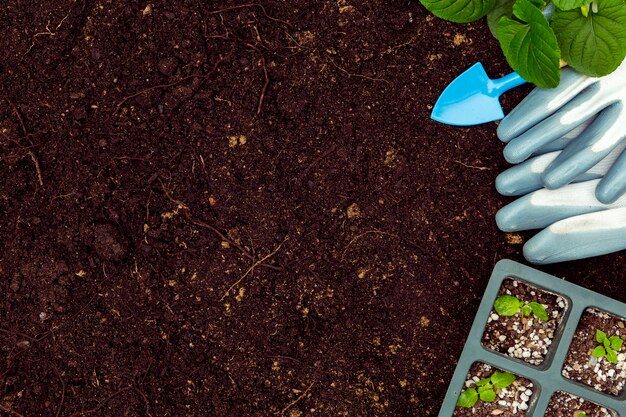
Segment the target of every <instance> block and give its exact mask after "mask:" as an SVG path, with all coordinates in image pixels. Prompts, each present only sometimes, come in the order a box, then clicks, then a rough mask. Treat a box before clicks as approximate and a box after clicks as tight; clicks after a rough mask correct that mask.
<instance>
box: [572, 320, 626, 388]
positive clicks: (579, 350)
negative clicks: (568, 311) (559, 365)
mask: <svg viewBox="0 0 626 417" xmlns="http://www.w3.org/2000/svg"><path fill="white" fill-rule="evenodd" d="M625 322H626V319H624V318H622V317H616V316H614V315H612V314H608V313H606V312H604V311H601V310H597V309H587V311H585V312H584V313H583V315H582V316H581V318H580V322H579V323H578V327H577V329H576V333H575V334H574V338H573V339H572V343H571V345H570V348H569V350H568V352H567V357H566V358H565V363H564V364H563V370H562V374H563V376H565V377H567V378H569V379H572V380H574V381H577V382H580V383H582V384H585V385H588V386H590V387H593V388H595V389H597V390H598V391H602V392H606V393H609V394H611V395H620V394H621V393H622V389H623V388H624V385H625V384H626V348H625V346H624V344H622V346H621V348H620V349H619V350H615V352H616V354H617V355H616V356H617V358H616V359H617V363H611V362H610V361H609V360H608V359H607V358H606V357H602V358H596V357H594V356H593V355H592V352H593V350H594V348H595V347H596V346H599V345H600V343H599V342H598V341H597V340H596V331H597V330H601V331H603V332H605V333H606V335H607V337H611V336H617V337H620V338H621V339H622V340H624V339H625V337H624V325H625Z"/></svg>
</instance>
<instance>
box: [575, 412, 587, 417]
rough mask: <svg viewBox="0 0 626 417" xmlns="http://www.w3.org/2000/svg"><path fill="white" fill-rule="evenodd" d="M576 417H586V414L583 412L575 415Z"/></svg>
mask: <svg viewBox="0 0 626 417" xmlns="http://www.w3.org/2000/svg"><path fill="white" fill-rule="evenodd" d="M576 417H587V413H585V412H584V411H582V412H580V413H578V414H576Z"/></svg>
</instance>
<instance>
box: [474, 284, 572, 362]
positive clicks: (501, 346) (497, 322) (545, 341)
mask: <svg viewBox="0 0 626 417" xmlns="http://www.w3.org/2000/svg"><path fill="white" fill-rule="evenodd" d="M498 294H499V295H505V294H507V295H513V296H515V297H516V298H517V299H518V300H519V301H523V302H524V303H526V305H528V304H529V303H531V302H537V303H539V304H542V305H543V307H544V308H545V311H546V314H547V316H548V320H547V321H544V320H543V319H540V318H538V317H537V316H535V314H534V313H531V314H530V315H528V316H525V315H523V314H522V312H521V310H520V311H518V312H517V313H516V314H514V315H512V316H503V315H499V314H498V313H497V312H496V311H495V310H493V309H492V310H491V314H490V315H489V319H488V323H487V325H486V326H485V332H484V333H483V338H482V344H483V346H485V347H486V348H488V349H493V350H495V351H496V352H500V353H504V354H505V355H508V356H511V357H513V358H517V359H520V360H522V361H524V362H528V363H530V364H532V365H540V364H541V363H543V360H544V359H545V357H546V355H547V354H548V351H549V350H550V347H551V346H552V342H553V341H554V336H555V334H556V332H557V329H558V327H559V325H560V324H561V319H562V318H563V312H564V311H565V306H566V304H565V299H564V298H563V297H561V296H558V295H556V294H552V293H549V292H547V291H542V290H540V289H538V288H536V287H533V286H531V285H528V284H526V283H524V282H521V281H517V280H513V279H507V280H505V281H504V282H503V283H502V287H501V288H500V290H499V291H498Z"/></svg>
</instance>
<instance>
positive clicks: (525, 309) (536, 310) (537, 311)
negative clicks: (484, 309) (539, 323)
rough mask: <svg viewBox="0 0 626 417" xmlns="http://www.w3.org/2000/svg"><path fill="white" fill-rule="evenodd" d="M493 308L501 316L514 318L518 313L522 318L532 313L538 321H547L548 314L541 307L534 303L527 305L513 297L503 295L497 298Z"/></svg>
mask: <svg viewBox="0 0 626 417" xmlns="http://www.w3.org/2000/svg"><path fill="white" fill-rule="evenodd" d="M493 308H494V309H495V310H496V313H498V314H499V315H501V316H507V317H508V316H514V315H515V314H517V312H518V311H519V312H521V314H522V317H528V316H530V313H532V314H533V315H534V316H535V317H537V318H538V319H540V320H543V321H548V313H547V312H546V308H545V307H544V306H543V305H541V304H539V303H538V302H536V301H531V302H529V303H527V302H525V301H522V300H520V299H519V298H517V297H515V296H513V295H508V294H505V295H501V296H499V297H498V298H496V301H495V303H493Z"/></svg>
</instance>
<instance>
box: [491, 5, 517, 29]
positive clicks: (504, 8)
mask: <svg viewBox="0 0 626 417" xmlns="http://www.w3.org/2000/svg"><path fill="white" fill-rule="evenodd" d="M513 3H515V0H496V5H495V7H494V8H493V9H492V10H491V11H490V12H489V13H487V25H488V26H489V30H490V31H491V34H492V35H493V36H496V34H497V33H498V21H499V20H500V18H501V17H502V16H506V17H511V16H513Z"/></svg>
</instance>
